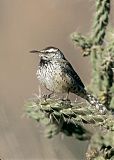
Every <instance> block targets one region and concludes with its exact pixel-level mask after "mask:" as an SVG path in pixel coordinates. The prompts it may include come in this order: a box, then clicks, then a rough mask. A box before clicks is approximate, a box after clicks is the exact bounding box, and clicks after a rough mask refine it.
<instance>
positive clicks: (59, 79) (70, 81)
mask: <svg viewBox="0 0 114 160" xmlns="http://www.w3.org/2000/svg"><path fill="white" fill-rule="evenodd" d="M31 53H39V56H40V64H39V66H38V70H37V73H36V74H37V78H38V79H39V80H40V82H41V83H42V84H43V85H44V86H45V87H46V88H47V89H48V90H50V91H52V92H55V93H57V92H58V93H69V92H71V93H74V94H76V95H78V96H80V97H81V98H84V99H86V100H87V101H88V102H89V103H90V104H91V105H93V106H95V107H96V108H97V109H98V110H99V111H100V112H101V113H102V114H104V113H105V112H106V107H105V106H104V105H103V104H101V103H100V102H99V101H98V100H97V99H96V98H95V97H94V96H93V95H91V94H89V93H88V92H87V91H86V89H85V86H84V84H83V82H82V81H81V79H80V77H79V76H78V74H77V73H76V72H75V70H74V69H73V67H72V65H71V64H70V63H69V61H68V60H67V59H66V58H65V56H64V54H63V53H62V52H61V51H60V50H59V49H58V48H55V47H47V48H45V49H43V50H40V51H38V50H33V51H31Z"/></svg>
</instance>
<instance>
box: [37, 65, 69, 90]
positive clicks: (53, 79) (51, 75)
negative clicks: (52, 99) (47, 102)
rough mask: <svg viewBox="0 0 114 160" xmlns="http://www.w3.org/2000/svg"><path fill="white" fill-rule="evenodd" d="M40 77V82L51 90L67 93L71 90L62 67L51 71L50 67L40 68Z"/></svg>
mask: <svg viewBox="0 0 114 160" xmlns="http://www.w3.org/2000/svg"><path fill="white" fill-rule="evenodd" d="M37 75H38V78H39V80H40V82H41V83H42V84H43V85H44V86H45V87H46V88H47V89H48V90H50V91H54V92H56V93H65V92H68V90H69V83H68V80H67V79H66V78H65V77H64V76H63V74H62V72H61V71H60V69H59V68H58V69H57V68H56V69H53V70H51V71H49V68H48V69H47V70H46V69H44V70H43V69H42V70H39V72H38V74H37Z"/></svg>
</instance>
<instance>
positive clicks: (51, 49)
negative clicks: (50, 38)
mask: <svg viewBox="0 0 114 160" xmlns="http://www.w3.org/2000/svg"><path fill="white" fill-rule="evenodd" d="M46 51H47V52H55V51H57V49H55V48H50V49H47V50H46Z"/></svg>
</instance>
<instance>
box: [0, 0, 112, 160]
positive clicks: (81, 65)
mask: <svg viewBox="0 0 114 160" xmlns="http://www.w3.org/2000/svg"><path fill="white" fill-rule="evenodd" d="M112 8H113V9H114V5H113V4H112ZM113 9H112V10H113ZM93 12H94V1H90V0H88V1H87V0H86V1H84V0H71V1H68V0H16V1H15V0H0V35H1V36H0V158H1V159H4V160H48V159H53V160H74V159H75V160H76V159H77V160H83V159H84V153H85V151H86V149H87V142H81V141H78V140H75V139H74V138H69V137H65V136H64V137H62V136H61V135H58V136H55V137H54V138H53V139H51V140H49V139H46V138H44V135H43V129H42V128H41V126H39V124H37V123H36V122H34V121H33V120H31V119H29V118H28V117H27V116H26V115H25V106H24V105H25V103H26V101H28V99H30V98H31V97H33V94H34V93H37V94H38V85H39V84H38V83H39V82H38V80H37V79H36V75H35V74H36V69H37V64H38V62H39V58H38V56H37V55H34V54H30V53H29V51H30V50H32V49H42V48H45V47H47V46H55V47H58V48H59V49H61V50H62V51H63V52H64V54H65V56H66V57H67V59H69V61H70V62H71V63H72V65H73V67H74V68H75V69H76V71H77V72H78V73H79V75H80V76H81V79H82V81H83V82H84V83H85V85H87V84H88V83H89V81H90V75H91V67H90V62H89V58H83V57H82V55H81V51H80V49H78V48H76V47H74V45H73V44H72V42H71V39H70V34H71V33H72V32H74V31H77V32H81V33H83V34H87V33H88V32H89V30H90V29H91V23H92V19H93ZM113 17H114V16H113V14H111V22H112V23H113V21H112V20H113Z"/></svg>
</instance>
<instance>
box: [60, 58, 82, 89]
mask: <svg viewBox="0 0 114 160" xmlns="http://www.w3.org/2000/svg"><path fill="white" fill-rule="evenodd" d="M59 61H60V63H61V68H62V69H63V70H64V72H65V73H66V74H67V75H68V76H70V77H72V78H73V79H74V80H75V81H76V83H77V84H78V85H80V86H81V87H83V88H85V86H84V84H83V82H82V81H81V79H80V77H79V76H78V74H77V73H76V72H75V70H74V69H73V67H72V65H71V64H70V63H69V62H68V61H67V60H64V59H61V60H59Z"/></svg>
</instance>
